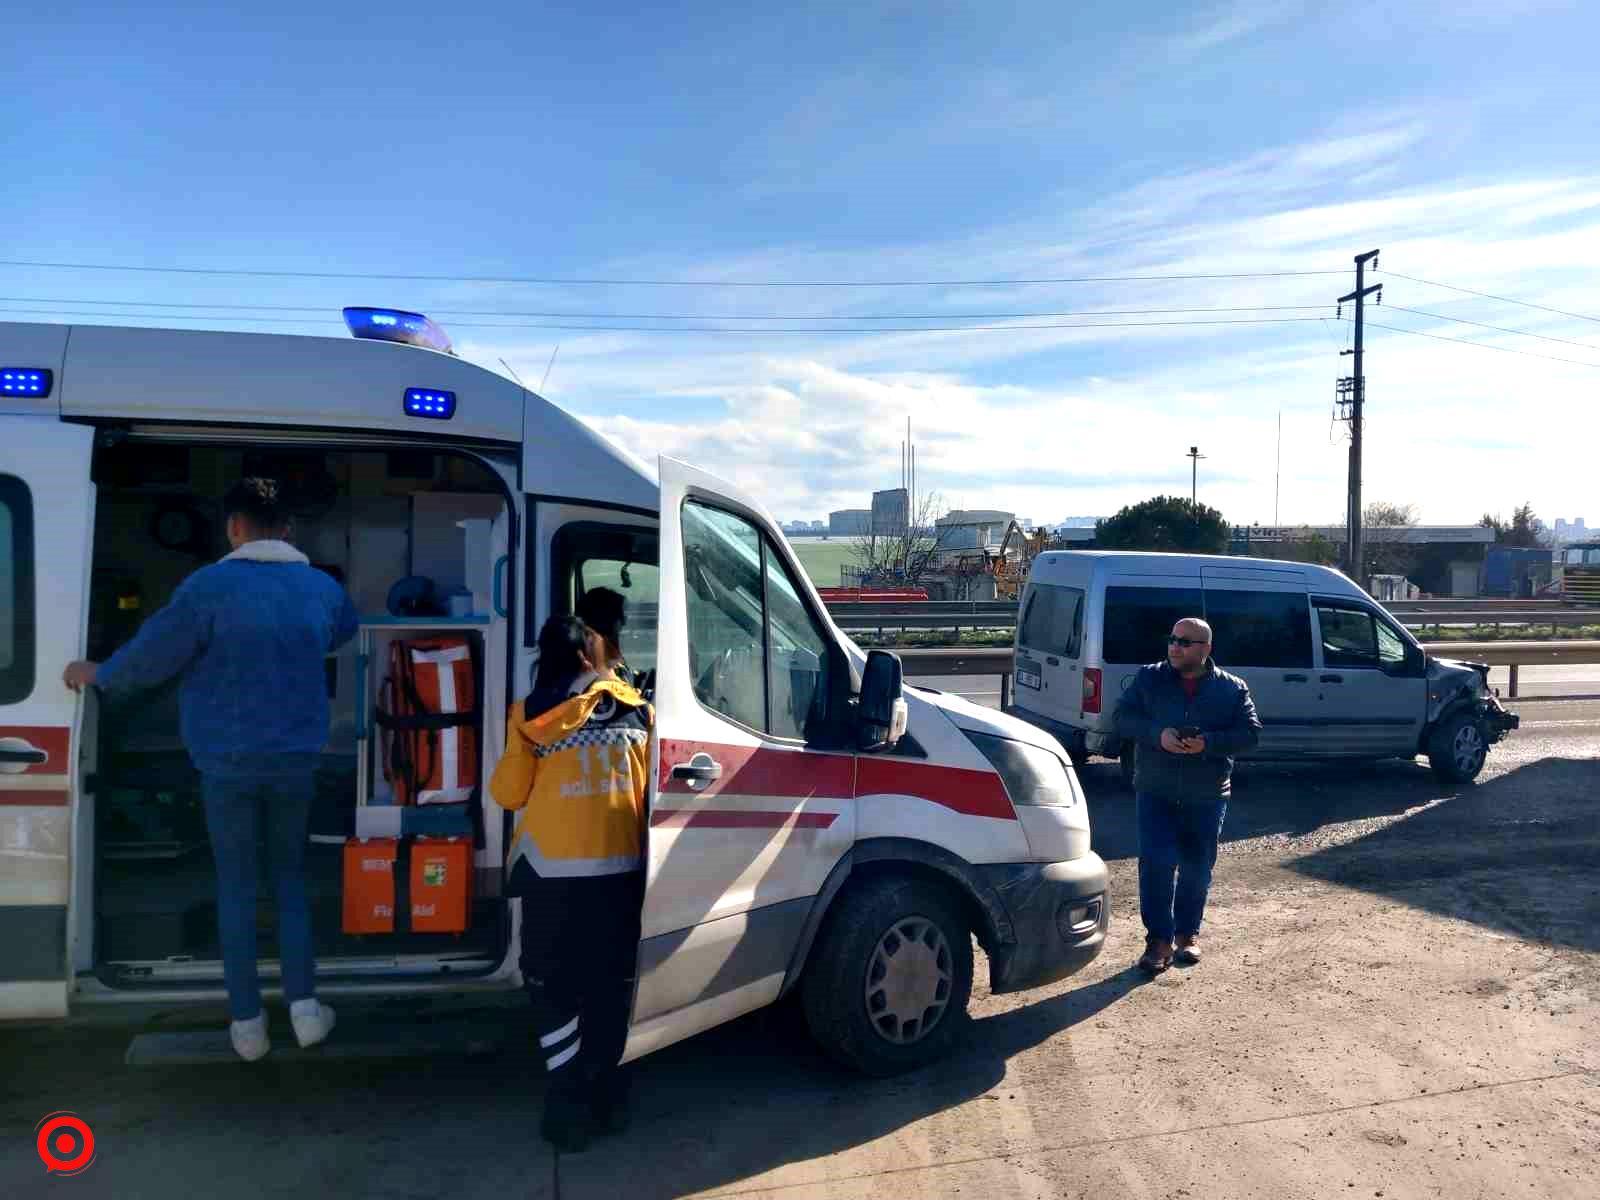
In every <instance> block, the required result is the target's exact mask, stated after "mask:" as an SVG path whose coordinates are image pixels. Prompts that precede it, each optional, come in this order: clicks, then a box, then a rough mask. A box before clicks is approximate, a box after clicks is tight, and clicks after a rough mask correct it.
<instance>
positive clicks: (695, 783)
mask: <svg viewBox="0 0 1600 1200" xmlns="http://www.w3.org/2000/svg"><path fill="white" fill-rule="evenodd" d="M672 777H673V778H674V779H681V780H683V781H684V782H685V783H687V784H688V785H689V790H690V791H692V792H698V791H700V790H701V789H702V788H704V787H707V786H709V785H710V784H712V783H715V782H716V781H717V780H719V779H721V778H722V764H721V763H719V762H718V761H717V760H716V759H714V758H712V757H711V755H709V754H707V753H706V752H705V751H704V750H702V751H701V752H700V753H699V754H696V755H695V756H694V757H693V758H691V759H690V760H689V761H688V762H686V763H674V764H673V767H672Z"/></svg>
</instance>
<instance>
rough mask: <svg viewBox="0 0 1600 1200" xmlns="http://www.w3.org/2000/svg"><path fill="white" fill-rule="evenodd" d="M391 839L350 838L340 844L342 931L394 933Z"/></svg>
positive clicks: (394, 849)
mask: <svg viewBox="0 0 1600 1200" xmlns="http://www.w3.org/2000/svg"><path fill="white" fill-rule="evenodd" d="M399 856H400V843H399V841H397V840H396V839H394V838H350V839H349V840H348V841H346V842H345V844H344V920H343V922H342V927H343V929H344V932H345V933H393V932H394V909H395V894H394V892H395V888H394V864H395V860H396V859H397V858H398V857H399Z"/></svg>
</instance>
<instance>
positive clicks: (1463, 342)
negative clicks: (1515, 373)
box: [1367, 321, 1600, 369]
mask: <svg viewBox="0 0 1600 1200" xmlns="http://www.w3.org/2000/svg"><path fill="white" fill-rule="evenodd" d="M1367 324H1368V325H1370V326H1372V327H1373V328H1374V329H1387V330H1389V331H1390V332H1391V333H1409V334H1411V336H1412V337H1425V338H1432V339H1433V340H1434V341H1436V342H1455V343H1456V344H1457V345H1459V346H1476V347H1477V348H1478V349H1480V350H1497V351H1499V352H1500V353H1501V354H1520V355H1522V356H1523V357H1524V358H1544V359H1549V361H1551V362H1558V363H1569V364H1571V365H1572V366H1574V367H1594V368H1596V369H1600V363H1593V362H1581V361H1579V360H1578V359H1576V358H1557V357H1556V356H1555V355H1553V354H1535V353H1534V352H1533V351H1531V350H1513V349H1512V348H1511V347H1509V346H1491V345H1489V343H1488V342H1475V341H1473V340H1472V339H1471V338H1453V337H1445V336H1444V335H1443V334H1441V333H1424V332H1423V331H1422V330H1420V329H1404V328H1402V327H1401V326H1399V325H1384V324H1382V323H1381V322H1378V321H1368V322H1367Z"/></svg>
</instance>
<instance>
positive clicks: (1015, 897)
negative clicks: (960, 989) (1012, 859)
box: [978, 852, 1111, 993]
mask: <svg viewBox="0 0 1600 1200" xmlns="http://www.w3.org/2000/svg"><path fill="white" fill-rule="evenodd" d="M978 869H979V870H980V871H981V872H983V874H984V875H985V876H986V877H987V880H988V882H989V884H990V885H991V886H992V887H993V888H994V890H995V893H996V894H997V895H998V896H999V897H1000V901H1001V903H1002V904H1003V905H1004V906H1005V909H1006V913H1007V915H1008V916H1009V917H1010V918H1011V929H1012V935H1013V936H1012V938H1011V940H1009V941H1007V942H1005V943H1003V944H1001V945H998V946H995V947H993V948H992V949H990V951H989V990H990V991H992V992H997V993H998V992H1020V991H1023V990H1025V989H1027V988H1035V987H1041V986H1043V985H1044V984H1047V983H1054V982H1055V981H1056V980H1058V979H1065V978H1066V977H1067V976H1068V975H1071V974H1073V973H1074V972H1076V971H1080V970H1082V969H1083V968H1084V967H1086V966H1088V965H1089V964H1090V963H1091V962H1093V961H1094V959H1095V957H1096V956H1097V955H1098V954H1099V953H1100V951H1101V949H1102V948H1103V947H1104V946H1105V941H1106V931H1107V930H1108V929H1109V928H1110V925H1111V893H1110V888H1109V876H1108V875H1107V872H1106V864H1105V862H1104V861H1103V860H1102V859H1101V857H1100V856H1099V855H1098V854H1095V853H1093V852H1091V853H1088V854H1085V855H1083V856H1082V857H1081V858H1073V859H1068V860H1067V861H1066V862H1054V863H1006V864H1003V865H991V866H985V867H979V868H978Z"/></svg>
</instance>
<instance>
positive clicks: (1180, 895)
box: [1137, 792, 1228, 944]
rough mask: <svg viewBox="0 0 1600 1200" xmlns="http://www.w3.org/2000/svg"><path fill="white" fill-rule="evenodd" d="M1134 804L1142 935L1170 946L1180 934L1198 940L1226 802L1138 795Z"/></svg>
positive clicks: (1222, 800) (1221, 800)
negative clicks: (1135, 807)
mask: <svg viewBox="0 0 1600 1200" xmlns="http://www.w3.org/2000/svg"><path fill="white" fill-rule="evenodd" d="M1137 804H1138V817H1139V915H1140V917H1141V918H1143V920H1144V928H1145V933H1146V934H1147V935H1148V936H1149V937H1151V938H1154V939H1156V940H1158V941H1162V942H1167V943H1169V944H1170V943H1171V942H1172V941H1173V939H1174V938H1175V937H1178V936H1184V937H1191V938H1192V937H1198V936H1199V934H1200V922H1201V921H1202V920H1203V919H1204V917H1205V911H1206V894H1207V893H1208V892H1209V891H1210V889H1211V869H1212V867H1214V866H1215V865H1216V862H1217V841H1218V839H1219V838H1220V837H1221V834H1222V821H1223V818H1224V817H1225V816H1226V814H1227V811H1228V802H1227V801H1226V800H1225V799H1220V798H1206V799H1197V800H1172V799H1167V798H1165V797H1162V796H1156V795H1153V794H1151V793H1149V792H1140V793H1138V796H1137Z"/></svg>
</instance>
